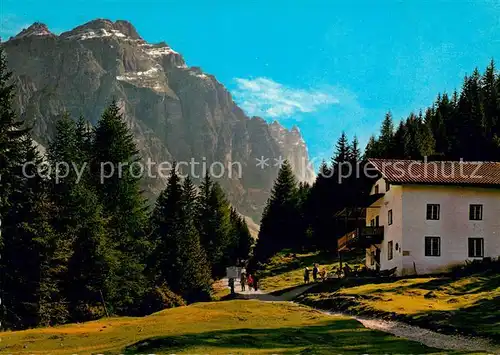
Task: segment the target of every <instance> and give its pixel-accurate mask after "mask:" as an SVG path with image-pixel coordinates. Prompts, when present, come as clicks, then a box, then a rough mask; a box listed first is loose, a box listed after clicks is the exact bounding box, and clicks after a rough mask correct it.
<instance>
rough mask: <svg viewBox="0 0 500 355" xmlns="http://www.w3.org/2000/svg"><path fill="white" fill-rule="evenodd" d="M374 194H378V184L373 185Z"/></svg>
mask: <svg viewBox="0 0 500 355" xmlns="http://www.w3.org/2000/svg"><path fill="white" fill-rule="evenodd" d="M375 194H378V184H377V185H375Z"/></svg>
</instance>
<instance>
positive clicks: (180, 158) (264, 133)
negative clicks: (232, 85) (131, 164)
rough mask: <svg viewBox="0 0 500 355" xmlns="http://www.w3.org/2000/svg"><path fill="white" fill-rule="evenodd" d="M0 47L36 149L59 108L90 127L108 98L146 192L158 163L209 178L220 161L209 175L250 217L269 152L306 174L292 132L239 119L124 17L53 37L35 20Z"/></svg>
mask: <svg viewBox="0 0 500 355" xmlns="http://www.w3.org/2000/svg"><path fill="white" fill-rule="evenodd" d="M0 45H2V46H3V47H4V48H5V52H6V55H7V60H8V64H9V66H10V69H11V70H12V71H13V72H14V75H15V78H16V80H17V88H18V92H19V95H18V96H17V100H18V101H17V106H18V110H19V114H20V116H21V117H22V118H23V119H25V120H27V121H28V122H31V123H33V125H34V130H35V131H34V134H35V138H36V140H37V142H38V143H40V144H41V145H43V146H46V144H47V143H48V141H49V140H50V138H51V137H52V135H53V133H54V127H55V125H54V123H55V121H56V120H57V118H58V117H60V115H61V114H62V113H63V112H65V111H67V112H69V113H70V114H71V115H72V116H73V117H75V118H76V117H78V116H84V117H85V118H86V119H88V120H89V121H91V123H92V124H94V123H95V122H96V121H97V119H98V118H99V116H100V115H101V113H102V111H103V110H104V109H105V107H106V106H107V105H108V104H109V103H110V102H111V100H112V99H113V98H114V99H117V100H118V102H119V104H120V105H121V106H122V109H123V113H124V116H125V118H126V120H127V123H128V124H129V125H130V128H131V129H132V131H133V133H134V135H135V138H136V140H137V144H138V147H139V149H140V150H141V154H142V157H143V159H144V160H145V161H146V160H148V159H149V160H150V161H151V162H153V165H152V169H151V171H152V175H151V176H150V177H149V178H148V179H147V180H146V186H145V188H146V190H147V191H148V192H149V193H150V197H154V196H155V195H157V194H158V193H159V191H161V190H162V189H163V188H164V187H165V179H164V178H162V177H161V176H159V174H157V169H156V168H157V166H158V164H160V163H161V162H172V161H173V160H176V161H177V162H187V163H188V164H189V165H187V164H185V165H186V166H187V167H186V169H187V170H186V169H184V171H186V172H188V173H190V174H191V175H192V176H193V177H194V178H195V180H196V178H197V176H200V177H201V176H202V174H203V172H204V169H205V166H206V167H207V168H210V167H212V168H213V172H214V173H215V174H216V175H220V172H221V167H224V174H223V175H222V176H221V177H220V179H219V181H220V183H221V184H222V186H223V187H224V188H225V189H226V191H227V192H228V194H229V197H230V200H231V202H232V203H233V205H234V206H235V207H236V208H237V209H238V210H239V211H240V213H242V214H244V215H246V216H250V217H251V218H252V219H254V220H255V221H259V219H260V214H261V213H262V209H263V206H264V204H265V202H266V200H267V198H268V196H269V191H270V189H271V187H272V183H273V181H274V179H275V178H276V175H277V171H278V168H277V167H276V166H274V162H275V161H274V158H276V159H279V157H280V156H281V157H283V158H286V159H289V160H290V162H291V163H292V165H293V167H294V170H295V173H296V174H297V177H298V178H299V179H300V180H305V181H308V182H311V181H312V179H313V177H314V175H313V172H312V170H311V168H310V167H309V166H308V157H307V149H306V145H305V143H304V141H303V139H302V137H301V136H300V133H299V131H298V130H297V129H292V130H291V131H288V130H286V129H285V128H283V127H281V126H280V125H279V124H278V123H273V124H272V125H268V124H267V123H266V122H265V121H264V120H263V119H261V118H259V117H252V118H249V117H247V116H246V115H245V113H244V112H243V111H242V110H241V109H240V108H239V107H238V106H237V105H236V104H235V103H234V102H233V100H232V97H231V95H230V94H229V92H228V91H227V90H226V89H225V88H224V86H223V85H222V84H220V83H219V82H218V81H217V79H216V78H215V77H214V76H212V75H209V74H207V73H204V72H203V71H202V70H201V69H200V68H197V67H188V66H187V65H186V63H185V61H184V58H183V57H182V55H181V54H179V53H177V52H176V51H174V50H173V49H172V48H170V47H169V46H168V45H167V44H166V43H164V42H162V43H158V44H151V43H147V42H146V41H145V40H143V39H142V38H141V37H140V35H139V34H138V33H137V31H136V30H135V28H134V27H133V26H132V24H130V23H129V22H126V21H116V22H112V21H109V20H104V19H98V20H94V21H91V22H88V23H86V24H84V25H81V26H78V27H76V28H74V29H72V30H71V31H68V32H65V33H62V34H61V35H59V36H57V35H54V34H53V33H51V32H50V31H49V29H48V28H47V26H45V25H43V24H40V23H35V24H33V25H32V26H30V27H29V28H28V29H25V30H23V31H22V32H21V33H19V34H18V35H17V36H15V37H12V38H10V39H9V40H8V41H7V42H4V43H1V44H0ZM261 157H265V158H269V161H268V163H269V164H270V165H269V166H266V167H265V168H264V169H262V168H260V167H258V166H256V163H257V160H256V159H257V158H261ZM214 162H218V163H216V164H213V163H214ZM240 167H241V174H240V173H239V169H240ZM193 172H194V174H192V173H193Z"/></svg>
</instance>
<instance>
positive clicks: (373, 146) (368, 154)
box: [364, 135, 381, 159]
mask: <svg viewBox="0 0 500 355" xmlns="http://www.w3.org/2000/svg"><path fill="white" fill-rule="evenodd" d="M380 155H381V153H380V144H379V142H378V140H377V139H376V138H375V136H373V135H372V136H370V139H369V140H368V143H367V145H366V148H365V153H364V157H365V158H366V159H368V158H380Z"/></svg>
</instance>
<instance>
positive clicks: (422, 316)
mask: <svg viewBox="0 0 500 355" xmlns="http://www.w3.org/2000/svg"><path fill="white" fill-rule="evenodd" d="M456 281H459V280H457V279H452V278H439V279H435V280H429V281H425V282H421V283H417V284H409V285H404V284H403V285H401V286H398V287H394V288H390V289H386V288H374V289H373V290H370V291H369V292H367V293H366V294H362V295H349V294H348V293H347V294H337V293H334V292H336V291H338V290H339V289H340V288H342V287H353V286H356V285H360V284H364V282H363V281H362V280H358V281H356V280H352V281H349V280H346V281H337V282H325V283H323V284H319V285H318V286H316V287H314V288H311V289H309V290H308V291H307V292H306V293H305V294H304V295H303V296H302V297H299V302H300V303H303V304H306V305H309V306H311V307H314V308H319V309H326V310H334V311H337V312H345V313H349V314H353V315H361V316H369V317H373V316H374V317H377V318H383V319H391V320H398V321H402V322H405V323H408V324H412V325H416V326H420V327H423V328H427V329H431V330H434V331H437V332H440V333H445V334H451V335H453V334H457V333H459V334H465V335H469V336H481V337H486V338H489V339H490V340H492V341H493V342H494V343H496V344H500V296H496V295H492V296H493V297H490V298H489V299H487V298H485V299H480V300H478V301H477V302H475V303H474V304H473V305H471V306H468V307H463V308H457V309H454V310H446V311H440V310H429V311H424V312H419V313H416V314H399V313H397V312H388V311H382V310H379V309H376V308H373V306H372V305H371V304H370V303H369V302H368V303H366V302H364V301H363V300H366V299H370V300H381V299H380V297H379V296H377V294H384V293H386V294H390V293H392V292H395V293H400V294H405V293H406V292H408V293H411V291H412V290H415V289H422V290H429V292H430V291H445V292H446V293H447V294H448V295H449V296H451V298H450V299H449V300H448V302H453V301H454V300H456V298H457V297H461V296H465V297H467V295H468V294H473V293H479V292H490V291H493V290H495V289H497V288H498V287H499V286H500V275H492V276H488V277H483V276H482V275H477V280H476V281H474V282H468V283H464V284H463V285H460V284H459V285H456V284H455V285H453V286H451V283H454V282H456ZM369 283H371V284H383V283H384V282H369ZM321 295H324V297H321ZM315 296H320V297H315Z"/></svg>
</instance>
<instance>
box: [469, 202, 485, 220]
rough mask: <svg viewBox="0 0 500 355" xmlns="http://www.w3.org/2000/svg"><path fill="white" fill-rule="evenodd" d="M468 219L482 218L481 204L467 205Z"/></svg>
mask: <svg viewBox="0 0 500 355" xmlns="http://www.w3.org/2000/svg"><path fill="white" fill-rule="evenodd" d="M469 219H470V220H471V221H481V220H483V205H470V206H469Z"/></svg>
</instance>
